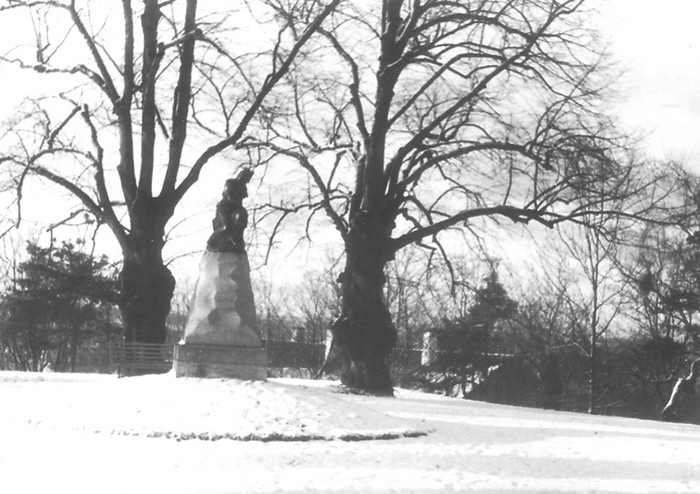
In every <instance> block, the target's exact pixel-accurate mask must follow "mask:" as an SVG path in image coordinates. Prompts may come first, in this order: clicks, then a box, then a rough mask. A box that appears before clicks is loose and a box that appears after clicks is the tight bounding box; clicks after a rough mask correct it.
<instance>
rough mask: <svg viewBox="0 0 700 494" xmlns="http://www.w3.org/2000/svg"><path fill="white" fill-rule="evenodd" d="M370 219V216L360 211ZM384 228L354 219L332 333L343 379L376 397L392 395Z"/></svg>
mask: <svg viewBox="0 0 700 494" xmlns="http://www.w3.org/2000/svg"><path fill="white" fill-rule="evenodd" d="M359 216H360V217H361V219H362V220H371V218H370V215H363V214H362V213H361V214H360V215H359ZM388 239H389V237H388V234H387V229H386V228H382V225H381V224H380V223H379V222H376V221H368V222H366V223H365V222H362V221H357V222H356V225H354V227H353V228H351V230H350V233H349V235H348V237H347V240H346V264H345V270H344V271H343V274H342V275H341V278H340V279H339V281H340V282H341V294H342V305H341V314H340V317H339V318H338V319H337V320H336V321H335V323H334V324H333V337H334V340H335V345H337V349H338V351H339V354H340V358H341V361H342V369H343V370H342V374H341V381H342V382H343V384H345V385H346V386H348V387H350V388H355V389H358V390H362V391H364V392H368V393H371V394H374V395H380V396H393V394H394V389H393V386H392V382H391V375H390V372H389V355H390V354H391V351H392V349H393V348H394V346H395V344H396V328H395V327H394V325H393V323H392V321H391V315H390V313H389V310H388V309H387V306H386V303H385V300H384V285H385V283H386V277H385V276H384V268H385V266H386V263H387V261H389V260H390V255H387V252H388V249H387V246H388V244H389V242H388Z"/></svg>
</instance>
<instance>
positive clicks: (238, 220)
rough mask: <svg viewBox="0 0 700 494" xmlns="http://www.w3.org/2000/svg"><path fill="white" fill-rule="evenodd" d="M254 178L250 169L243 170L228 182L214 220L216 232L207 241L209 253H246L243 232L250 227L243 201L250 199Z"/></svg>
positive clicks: (217, 206)
mask: <svg viewBox="0 0 700 494" xmlns="http://www.w3.org/2000/svg"><path fill="white" fill-rule="evenodd" d="M252 176H253V171H252V170H251V169H250V168H243V169H242V170H241V171H240V172H238V175H237V176H236V177H235V178H230V179H228V180H226V185H225V186H224V192H223V194H222V197H221V200H220V201H219V202H218V204H217V205H216V216H215V217H214V219H213V220H212V227H213V229H214V232H213V233H212V234H211V236H210V237H209V240H207V250H208V251H210V252H233V253H237V254H243V253H245V241H244V240H243V231H244V230H245V228H246V226H247V225H248V212H247V211H246V210H245V208H244V207H243V199H244V198H246V197H248V187H247V184H248V182H249V181H250V179H251V177H252Z"/></svg>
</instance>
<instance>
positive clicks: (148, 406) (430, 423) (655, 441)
mask: <svg viewBox="0 0 700 494" xmlns="http://www.w3.org/2000/svg"><path fill="white" fill-rule="evenodd" d="M0 397H1V399H2V403H1V404H0V492H3V493H5V492H7V493H15V492H17V493H20V492H26V493H30V492H31V493H35V492H36V493H44V492H51V493H62V492H70V493H78V492H86V493H87V492H90V493H103V492H110V493H111V492H124V493H134V492H149V493H159V492H168V493H225V492H251V493H253V492H371V493H374V492H399V493H404V492H405V493H423V492H532V493H540V492H630V493H636V492H639V493H646V492H692V493H699V492H700V453H699V452H698V450H699V446H700V428H698V427H695V426H690V425H676V424H663V423H658V422H648V421H640V420H629V419H620V418H611V417H590V416H587V415H580V414H573V413H564V412H549V411H542V410H534V409H525V408H516V407H505V406H498V405H490V404H485V403H478V402H469V401H464V400H459V399H451V398H444V397H439V396H433V395H426V394H422V393H418V392H411V391H403V390H399V392H398V393H397V398H396V399H387V398H374V397H367V396H356V395H348V394H344V393H342V392H341V390H340V388H339V387H338V386H337V385H336V384H335V383H329V382H310V381H293V380H281V379H280V380H273V381H272V382H268V383H246V382H240V381H223V380H196V379H175V378H174V377H173V376H172V375H165V376H144V377H139V378H128V379H116V378H115V377H114V376H94V375H66V374H63V375H61V374H18V373H0ZM426 433H427V434H426ZM149 436H151V437H149ZM373 437H375V438H376V437H392V438H397V439H390V440H388V439H380V440H367V439H371V438H373ZM199 438H201V439H199ZM183 439H190V440H183ZM360 439H364V440H360Z"/></svg>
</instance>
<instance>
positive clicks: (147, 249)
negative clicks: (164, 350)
mask: <svg viewBox="0 0 700 494" xmlns="http://www.w3.org/2000/svg"><path fill="white" fill-rule="evenodd" d="M149 216H150V215H149ZM138 223H140V224H136V225H134V227H133V228H132V232H131V234H130V235H129V238H128V241H127V243H126V244H125V245H123V246H122V250H123V255H124V265H123V267H122V271H121V273H120V275H119V282H120V300H119V308H120V310H121V313H122V319H123V323H124V339H125V341H126V342H128V343H131V342H137V343H165V339H166V326H165V322H166V319H167V317H168V313H169V312H170V301H171V299H172V296H173V292H174V290H175V278H174V277H173V275H172V273H171V272H170V270H169V269H168V268H167V267H166V266H165V264H164V263H163V256H162V249H163V244H164V243H165V242H164V240H163V238H164V235H163V231H164V227H163V226H162V225H161V223H163V224H164V221H156V220H154V219H152V218H149V217H147V218H146V219H145V221H143V222H138Z"/></svg>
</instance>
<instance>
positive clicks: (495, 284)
mask: <svg viewBox="0 0 700 494" xmlns="http://www.w3.org/2000/svg"><path fill="white" fill-rule="evenodd" d="M517 308H518V304H517V302H515V301H514V300H513V299H511V298H510V296H509V295H508V292H507V291H506V289H505V288H504V287H503V285H502V284H501V282H500V281H499V279H498V273H497V272H496V270H495V269H494V270H492V271H491V272H490V273H489V275H488V276H487V277H486V278H484V283H483V285H482V286H481V287H480V288H479V289H478V290H477V291H476V295H475V297H474V302H473V303H472V305H471V307H470V308H469V310H468V311H467V313H466V315H465V316H463V317H461V318H458V319H454V320H447V321H445V322H444V326H443V328H442V330H441V331H440V333H439V335H438V346H439V348H440V350H441V357H440V359H439V361H438V365H439V366H440V367H445V368H447V369H448V370H449V371H450V372H452V373H457V374H458V375H459V376H460V384H461V387H462V392H463V393H466V391H467V390H466V387H467V384H469V383H470V382H471V383H473V382H474V380H475V379H476V378H477V377H478V376H482V377H483V376H485V375H486V373H487V371H488V367H489V365H490V362H491V355H490V354H492V353H501V352H503V350H504V344H503V342H502V341H501V340H502V338H500V337H499V336H500V335H499V333H500V331H499V326H500V323H502V322H503V321H506V320H508V319H509V318H511V317H512V316H514V315H515V313H516V311H517Z"/></svg>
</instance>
